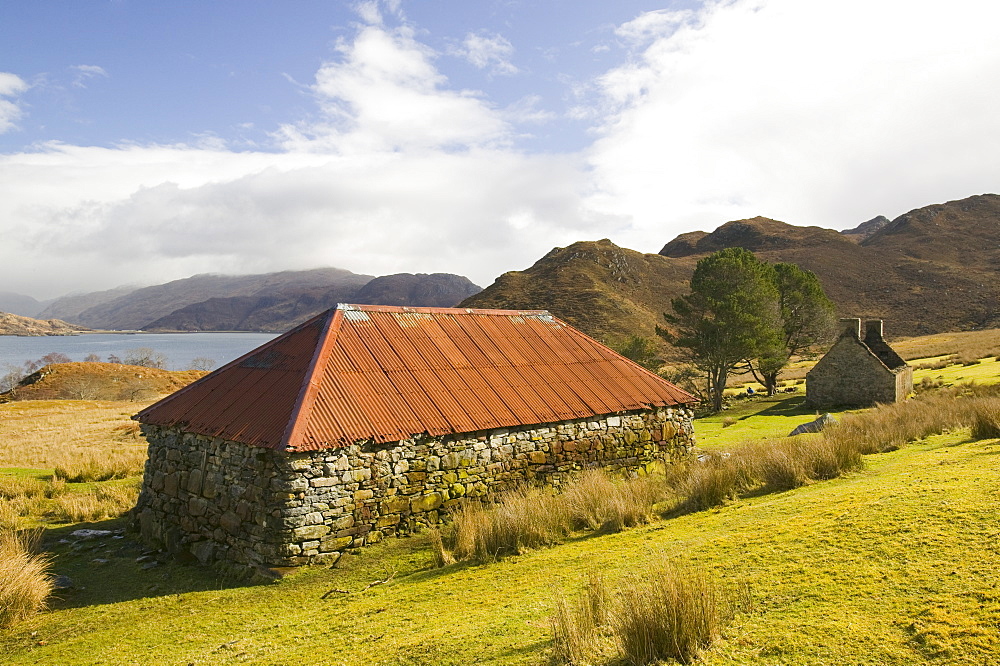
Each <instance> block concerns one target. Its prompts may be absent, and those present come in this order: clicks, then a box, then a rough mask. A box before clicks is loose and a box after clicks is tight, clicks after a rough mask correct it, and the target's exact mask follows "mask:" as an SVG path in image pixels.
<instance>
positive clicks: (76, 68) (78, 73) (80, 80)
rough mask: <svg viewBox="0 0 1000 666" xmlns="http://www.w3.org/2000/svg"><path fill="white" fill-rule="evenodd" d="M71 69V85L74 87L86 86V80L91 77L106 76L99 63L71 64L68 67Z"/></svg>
mask: <svg viewBox="0 0 1000 666" xmlns="http://www.w3.org/2000/svg"><path fill="white" fill-rule="evenodd" d="M70 69H72V70H73V72H74V75H73V87H74V88H86V87H87V81H89V80H90V79H93V78H97V77H101V78H105V79H106V78H108V73H107V72H106V71H105V70H104V68H103V67H100V66H99V65H73V66H72V67H70Z"/></svg>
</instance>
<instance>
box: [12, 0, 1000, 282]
mask: <svg viewBox="0 0 1000 666" xmlns="http://www.w3.org/2000/svg"><path fill="white" fill-rule="evenodd" d="M372 11H375V12H377V13H378V16H379V17H380V18H381V17H382V16H386V17H388V16H389V13H390V12H396V15H397V16H400V15H401V14H400V13H399V12H400V10H399V7H398V5H394V4H393V3H386V2H383V3H381V4H378V5H372ZM359 13H361V10H360V9H359ZM372 16H374V14H373V15H371V16H369V18H371V17H372ZM997 19H1000V5H998V6H997V8H994V6H993V5H992V4H986V3H982V2H974V1H973V0H955V2H953V3H951V4H949V6H948V8H947V12H943V11H939V8H938V7H936V6H934V5H931V4H929V3H925V2H923V1H922V0H919V1H918V0H911V1H908V2H902V1H901V0H900V1H899V2H890V1H889V0H880V1H878V2H871V1H864V2H863V1H862V0H839V1H838V2H836V3H833V2H818V1H817V2H810V3H802V2H796V1H795V0H766V1H765V0H753V1H751V0H729V1H727V2H709V3H707V4H705V5H704V6H703V8H702V9H701V10H699V11H698V12H694V13H690V14H684V15H664V13H662V12H655V13H652V14H649V15H642V16H640V17H637V18H636V19H635V20H634V21H631V22H630V23H629V24H627V25H625V26H622V27H621V28H620V29H619V30H618V32H617V36H618V39H619V40H620V42H621V43H622V44H626V45H628V47H629V48H630V49H632V51H631V52H630V54H629V55H630V58H629V61H628V62H627V63H626V64H624V65H622V66H620V67H618V68H616V69H614V70H612V71H609V72H607V73H606V74H605V75H604V76H602V77H600V79H599V80H597V81H595V82H592V83H591V86H592V87H591V88H589V89H590V90H597V91H599V92H600V95H601V98H600V104H596V105H594V104H592V105H587V104H585V100H586V99H587V98H588V93H587V90H588V86H587V82H582V83H580V88H579V90H578V91H577V92H578V94H579V96H578V97H577V98H573V99H574V103H576V104H577V106H576V107H574V114H575V115H574V117H576V118H581V119H587V120H588V121H590V122H593V124H594V125H595V128H596V132H597V134H596V136H597V139H596V141H595V143H594V145H593V146H592V147H591V148H590V149H589V150H587V151H586V152H585V153H584V155H582V156H580V155H559V154H555V155H530V154H525V153H523V152H521V151H518V150H516V149H514V148H513V147H512V145H513V143H514V141H515V139H517V138H518V137H519V136H520V135H519V132H520V131H521V129H520V126H521V125H522V124H526V123H530V122H545V121H547V120H549V119H550V115H549V114H548V113H546V111H545V110H543V109H540V108H539V103H538V98H537V97H534V96H532V95H530V94H529V95H526V96H524V97H523V98H522V99H521V101H520V102H518V103H516V104H514V105H511V106H509V107H507V108H499V107H497V106H495V105H494V104H491V103H490V101H489V100H488V98H486V97H485V96H484V95H482V94H481V93H479V92H476V91H468V90H461V89H457V88H456V87H455V86H453V85H452V84H451V83H450V82H449V81H448V79H447V78H446V77H445V76H444V75H443V74H442V73H441V71H440V70H439V69H438V67H437V65H436V62H437V61H436V58H437V57H438V54H437V53H435V52H434V51H433V50H431V49H430V48H428V47H427V46H426V45H425V44H423V43H421V42H420V41H419V40H418V39H417V37H416V32H415V30H414V29H413V28H411V27H409V26H405V25H404V26H403V27H400V28H388V27H385V26H384V25H382V24H381V23H372V22H368V23H367V24H365V25H361V26H359V27H358V28H357V32H356V34H355V35H354V36H353V37H352V38H350V39H345V40H343V41H342V42H340V43H339V45H338V47H337V51H336V53H335V57H334V58H333V59H332V60H331V61H330V62H328V63H326V64H324V65H323V66H322V67H321V68H320V69H319V71H318V72H317V74H316V81H315V83H314V84H313V85H312V86H311V87H310V88H309V91H310V92H311V94H312V95H313V97H314V99H315V103H316V117H315V118H313V119H309V120H306V121H302V122H299V123H297V124H288V125H285V126H282V127H281V128H280V131H279V132H278V133H277V140H278V145H276V146H272V148H273V149H274V150H273V152H265V151H262V150H261V151H245V152H236V151H233V150H232V149H227V148H226V146H225V145H224V144H222V143H221V142H219V141H217V140H215V139H214V137H213V136H212V135H205V136H204V137H203V139H202V140H201V141H200V142H199V143H198V144H197V145H172V146H156V145H122V146H120V147H117V148H96V147H81V146H72V145H64V144H58V143H52V144H47V145H44V146H41V147H38V148H37V150H35V152H26V153H21V154H10V155H0V238H3V239H4V242H3V243H0V262H2V265H3V266H4V267H5V269H6V271H5V276H6V279H5V282H4V284H5V288H6V289H8V290H13V291H22V292H26V293H31V294H32V295H36V296H39V297H48V296H55V295H58V294H60V293H65V292H67V291H70V290H74V289H96V288H107V287H111V286H114V285H116V284H121V283H135V282H146V283H150V282H156V281H162V280H168V279H174V278H179V277H184V276H187V275H190V274H192V273H195V272H205V271H215V272H220V271H221V272H250V271H267V270H283V269H289V268H297V267H299V268H308V267H313V266H320V265H333V266H341V267H344V268H348V269H351V270H354V271H357V272H364V273H371V274H385V273H392V272H399V271H409V272H414V271H424V272H430V271H447V272H456V273H462V274H465V275H468V276H469V277H470V278H472V279H473V280H474V281H476V282H479V283H480V284H483V285H485V284H488V283H490V282H491V281H492V280H493V278H494V277H496V276H497V275H498V274H500V273H502V272H504V271H507V270H514V269H520V268H524V267H526V266H528V265H530V264H531V263H532V262H534V261H535V260H536V259H538V258H539V257H540V256H542V255H543V254H544V253H545V252H547V251H548V250H549V249H550V248H551V247H552V246H554V245H566V244H568V243H570V242H573V241H575V240H581V239H596V238H601V237H605V236H607V237H610V238H611V239H612V240H614V241H615V242H617V243H619V244H621V245H625V246H626V247H632V248H635V249H639V250H645V251H656V250H657V249H659V247H660V246H662V244H663V243H665V242H666V241H668V240H670V239H671V238H672V237H673V236H674V235H676V234H677V233H680V232H684V231H690V230H692V229H694V228H702V229H706V230H708V229H713V228H715V227H716V226H718V225H719V224H721V223H722V222H725V221H727V220H731V219H737V218H741V217H749V216H753V215H767V216H770V217H775V218H778V219H784V220H785V221H788V222H792V223H797V224H820V225H823V226H830V227H835V228H844V227H847V226H854V225H855V224H857V223H858V222H860V221H863V220H865V219H868V218H871V217H873V216H874V215H877V214H885V215H888V216H890V217H891V216H894V215H898V214H900V213H902V212H905V211H906V210H907V209H909V208H913V207H917V206H920V205H924V204H928V203H934V202H940V201H945V200H947V199H950V198H960V197H964V196H968V195H971V194H976V193H980V192H985V191H994V192H995V191H997V183H996V174H997V173H998V172H1000V169H998V168H997V166H998V165H997V159H998V158H997V156H998V155H1000V115H998V114H996V113H995V109H997V108H1000V89H998V88H997V87H996V86H994V85H992V83H993V79H994V77H995V72H996V71H1000V40H995V39H993V35H992V26H994V25H996V23H997ZM26 89H27V85H26V84H25V83H24V82H23V81H21V79H20V78H18V77H16V76H14V75H11V74H7V75H4V74H0V97H3V98H4V99H2V100H0V101H2V102H6V101H7V99H8V98H9V99H10V100H11V102H10V103H12V104H13V103H14V102H15V101H16V97H17V96H18V95H20V94H21V93H22V92H24V91H25V90H26ZM2 108H3V107H0V128H4V125H3V122H7V123H8V126H7V129H9V124H10V123H13V122H15V119H16V115H7V116H4V115H3V111H2ZM15 112H16V104H15ZM4 118H6V121H4Z"/></svg>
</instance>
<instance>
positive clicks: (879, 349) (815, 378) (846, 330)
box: [806, 319, 913, 407]
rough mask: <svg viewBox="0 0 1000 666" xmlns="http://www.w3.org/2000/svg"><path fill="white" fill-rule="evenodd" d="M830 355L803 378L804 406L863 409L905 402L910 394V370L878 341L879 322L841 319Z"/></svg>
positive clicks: (897, 355)
mask: <svg viewBox="0 0 1000 666" xmlns="http://www.w3.org/2000/svg"><path fill="white" fill-rule="evenodd" d="M840 322H841V324H842V331H841V334H840V337H839V338H837V341H836V342H834V343H833V346H832V347H831V348H830V351H828V352H827V353H826V355H825V356H823V358H821V359H820V360H819V362H818V363H816V365H815V366H814V367H813V369H812V370H810V371H809V373H808V374H807V375H806V402H807V403H809V404H810V405H815V406H826V405H843V406H858V407H867V406H871V405H874V404H877V403H891V402H899V401H900V400H905V399H906V398H907V396H909V395H910V393H911V392H912V391H913V368H911V367H910V366H909V365H907V363H906V361H904V360H903V359H902V358H900V356H899V354H897V353H896V352H895V351H893V349H892V347H890V346H889V344H888V343H887V342H886V341H885V340H884V339H883V338H882V320H881V319H869V320H868V321H866V322H865V334H864V337H863V338H862V337H861V320H860V319H841V320H840Z"/></svg>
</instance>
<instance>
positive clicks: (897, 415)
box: [671, 385, 1000, 511]
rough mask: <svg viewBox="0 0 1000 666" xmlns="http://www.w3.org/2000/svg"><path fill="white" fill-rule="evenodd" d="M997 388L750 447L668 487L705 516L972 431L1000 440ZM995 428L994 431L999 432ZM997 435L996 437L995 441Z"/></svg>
mask: <svg viewBox="0 0 1000 666" xmlns="http://www.w3.org/2000/svg"><path fill="white" fill-rule="evenodd" d="M998 395H1000V386H995V385H994V386H977V385H963V386H959V387H955V388H949V389H942V390H938V391H934V392H930V393H925V394H922V395H921V396H920V397H918V398H916V399H914V400H909V401H907V402H901V403H895V404H891V405H882V406H879V407H877V408H875V409H870V410H867V411H864V412H859V413H856V414H846V415H844V416H843V417H842V418H841V420H840V422H839V423H837V424H835V425H833V426H830V427H828V428H826V429H825V430H824V431H823V432H822V433H821V434H820V435H800V436H798V437H788V438H784V439H778V440H765V441H760V442H751V443H746V444H744V445H743V446H741V447H739V448H737V449H735V450H733V451H729V452H715V453H712V454H709V455H707V456H705V457H703V458H702V459H701V460H699V461H697V462H691V463H688V464H687V465H685V466H682V467H680V468H679V469H678V471H676V472H675V473H674V474H673V475H672V480H671V483H672V484H673V485H674V487H675V489H676V491H677V495H678V496H679V497H680V501H679V502H678V505H677V508H678V509H680V510H683V511H700V510H704V509H708V508H711V507H714V506H718V505H720V504H724V503H725V502H726V501H728V500H730V499H732V498H735V497H738V496H740V495H742V494H745V493H748V492H759V491H768V492H776V491H782V490H790V489H792V488H797V487H799V486H802V485H804V484H806V483H810V482H812V481H819V480H824V479H832V478H835V477H837V476H840V475H841V474H844V473H846V472H850V471H853V470H856V469H859V468H860V467H861V466H862V464H863V456H865V455H871V454H875V453H884V452H887V451H893V450H895V449H898V448H900V447H901V446H904V445H905V444H907V443H908V442H914V441H917V440H920V439H923V438H925V437H929V436H931V435H937V434H940V433H943V432H947V431H951V430H955V429H957V428H962V427H971V428H972V434H973V437H976V438H980V439H981V438H984V437H1000V397H997V396H998ZM994 424H995V425H994ZM991 433H997V434H991Z"/></svg>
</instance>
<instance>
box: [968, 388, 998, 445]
mask: <svg viewBox="0 0 1000 666" xmlns="http://www.w3.org/2000/svg"><path fill="white" fill-rule="evenodd" d="M971 421H972V423H971V429H972V438H973V439H994V438H997V437H1000V398H991V399H985V400H981V401H980V403H979V405H977V409H976V410H975V411H974V412H973V414H972V418H971Z"/></svg>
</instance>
